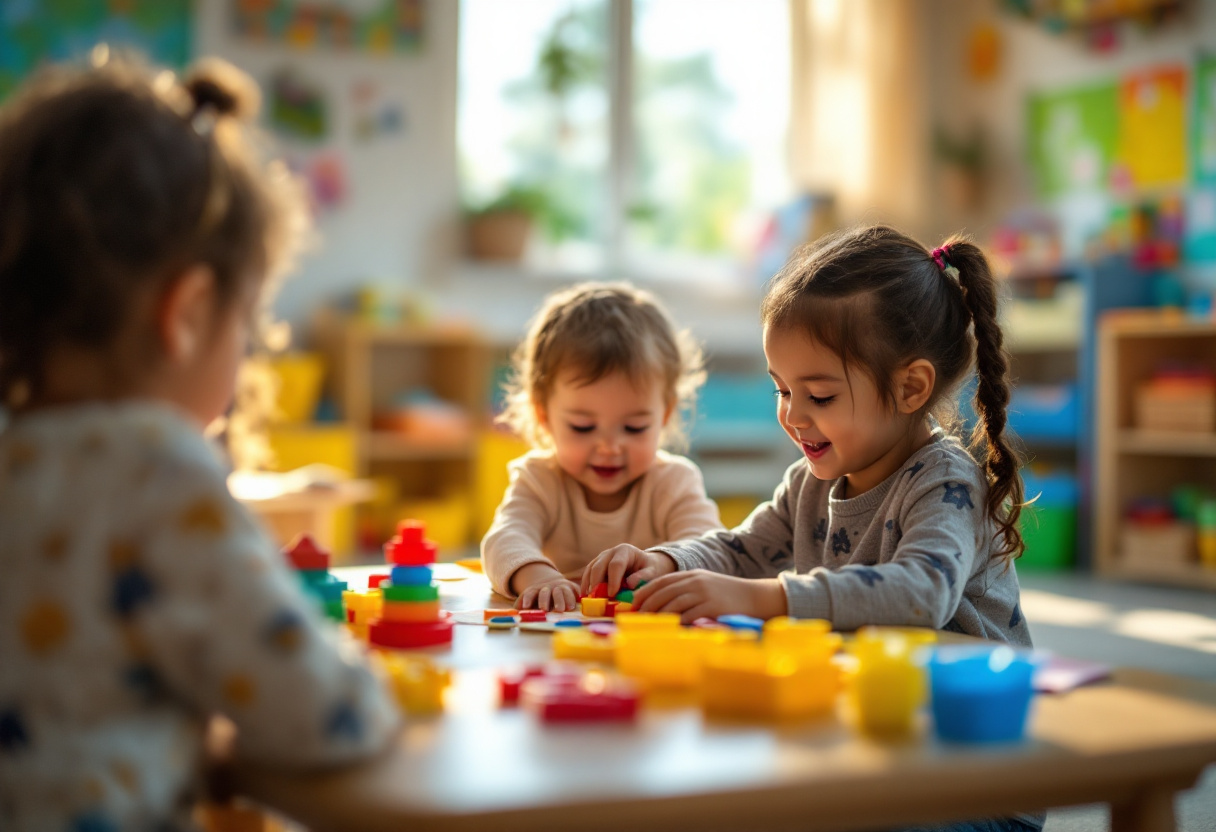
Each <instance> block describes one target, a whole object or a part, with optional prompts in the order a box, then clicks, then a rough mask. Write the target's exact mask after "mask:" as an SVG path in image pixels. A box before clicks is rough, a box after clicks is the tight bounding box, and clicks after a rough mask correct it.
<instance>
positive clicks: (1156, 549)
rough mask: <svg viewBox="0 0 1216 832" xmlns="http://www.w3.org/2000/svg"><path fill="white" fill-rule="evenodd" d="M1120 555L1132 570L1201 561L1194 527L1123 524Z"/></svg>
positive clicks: (1182, 524)
mask: <svg viewBox="0 0 1216 832" xmlns="http://www.w3.org/2000/svg"><path fill="white" fill-rule="evenodd" d="M1119 544H1120V545H1119V555H1120V557H1121V558H1122V559H1123V562H1124V563H1125V564H1129V565H1132V566H1136V565H1142V566H1147V567H1153V566H1167V567H1168V566H1177V565H1185V564H1189V563H1192V562H1194V561H1195V560H1197V559H1198V548H1197V544H1196V542H1195V527H1194V526H1193V525H1191V524H1190V523H1180V522H1178V521H1171V522H1166V523H1153V524H1146V523H1128V522H1125V523H1124V524H1123V531H1122V535H1121V539H1120V541H1119Z"/></svg>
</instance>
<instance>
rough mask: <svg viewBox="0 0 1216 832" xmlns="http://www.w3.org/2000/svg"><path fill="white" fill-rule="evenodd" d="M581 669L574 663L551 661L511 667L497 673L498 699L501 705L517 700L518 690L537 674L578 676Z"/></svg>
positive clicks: (504, 705) (506, 705) (510, 703)
mask: <svg viewBox="0 0 1216 832" xmlns="http://www.w3.org/2000/svg"><path fill="white" fill-rule="evenodd" d="M580 673H581V671H580V670H579V669H578V668H577V667H576V666H574V665H569V664H561V663H560V662H551V663H549V664H543V665H542V664H530V665H524V666H522V667H512V668H509V669H507V670H503V671H500V672H499V674H498V699H499V702H500V703H501V704H502V705H503V707H510V706H512V705H515V704H517V703H518V702H519V691H520V687H521V686H522V685H523V683H524V682H525V681H526V680H528V679H533V678H536V677H538V676H568V677H571V678H578V676H579V674H580Z"/></svg>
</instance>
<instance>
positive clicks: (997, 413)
mask: <svg viewBox="0 0 1216 832" xmlns="http://www.w3.org/2000/svg"><path fill="white" fill-rule="evenodd" d="M937 252H941V253H942V255H941V256H943V257H944V260H945V261H946V264H947V266H948V267H952V268H948V270H949V272H953V271H957V273H958V282H959V286H960V287H961V289H962V296H963V304H964V306H966V308H967V311H968V312H969V313H970V316H971V321H972V327H973V331H974V333H975V374H976V379H977V382H978V383H977V385H976V390H975V413H976V416H977V417H978V419H979V420H978V422H977V423H976V426H975V430H974V431H973V432H972V435H971V449H972V453H974V454H976V456H977V458H978V459H979V460H980V462H981V465H982V466H983V468H984V473H985V474H986V475H987V479H988V497H987V500H986V502H985V509H986V511H987V513H988V516H989V517H990V518H992V521H993V522H994V523H995V524H996V526H997V528H998V530H999V532H1000V538H1001V542H1000V548H999V549H998V550H997V553H996V554H997V555H998V556H1001V557H1007V558H1010V559H1012V558H1016V557H1018V556H1020V555H1021V554H1022V550H1023V548H1025V544H1024V542H1023V540H1022V534H1021V532H1020V531H1019V529H1018V518H1019V517H1020V515H1021V513H1022V507H1023V505H1024V503H1023V499H1024V494H1023V486H1022V478H1021V477H1020V476H1019V474H1018V469H1019V468H1020V467H1021V459H1020V458H1019V455H1018V452H1017V451H1016V450H1015V449H1014V447H1013V445H1012V444H1011V443H1010V442H1009V440H1008V438H1007V437H1006V436H1005V424H1006V421H1007V413H1006V411H1007V410H1008V407H1009V388H1010V385H1009V354H1008V353H1007V352H1006V351H1005V347H1004V343H1003V342H1004V336H1003V335H1002V333H1001V327H1000V324H999V323H998V322H997V283H996V278H995V277H994V276H993V274H992V268H991V267H990V266H989V265H988V259H987V258H986V257H985V256H984V253H983V252H982V251H981V250H980V248H979V247H978V246H976V245H975V244H974V243H972V242H971V241H970V240H967V239H966V238H962V237H952V238H951V239H950V240H949V241H947V242H946V243H945V244H944V245H943V246H942V247H941V248H940V249H938V250H937ZM935 255H936V252H935ZM935 259H936V257H935Z"/></svg>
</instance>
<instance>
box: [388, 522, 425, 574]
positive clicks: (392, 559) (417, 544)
mask: <svg viewBox="0 0 1216 832" xmlns="http://www.w3.org/2000/svg"><path fill="white" fill-rule="evenodd" d="M425 535H426V527H425V526H424V525H423V524H422V523H420V522H418V521H417V520H403V521H401V522H400V523H398V524H397V534H395V535H394V536H393V537H392V538H391V539H390V540H389V541H388V542H387V543H385V544H384V558H385V560H386V561H387V562H389V563H391V564H394V565H396V566H429V565H431V564H432V563H434V562H435V556H436V554H437V553H438V547H437V546H436V545H435V543H434V542H433V541H430V540H427V539H426V536H425Z"/></svg>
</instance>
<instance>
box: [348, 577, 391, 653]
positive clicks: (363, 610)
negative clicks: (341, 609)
mask: <svg viewBox="0 0 1216 832" xmlns="http://www.w3.org/2000/svg"><path fill="white" fill-rule="evenodd" d="M342 602H343V604H345V606H346V626H347V627H348V628H349V629H350V631H351V632H352V633H354V634H355V637H356V638H359V639H360V640H362V641H367V628H368V625H369V624H370V623H371V621H372V619H374V618H379V617H380V610H381V605H382V604H383V598H382V597H381V595H380V590H378V589H372V590H368V591H367V592H354V591H353V590H347V591H346V592H343V593H342Z"/></svg>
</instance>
